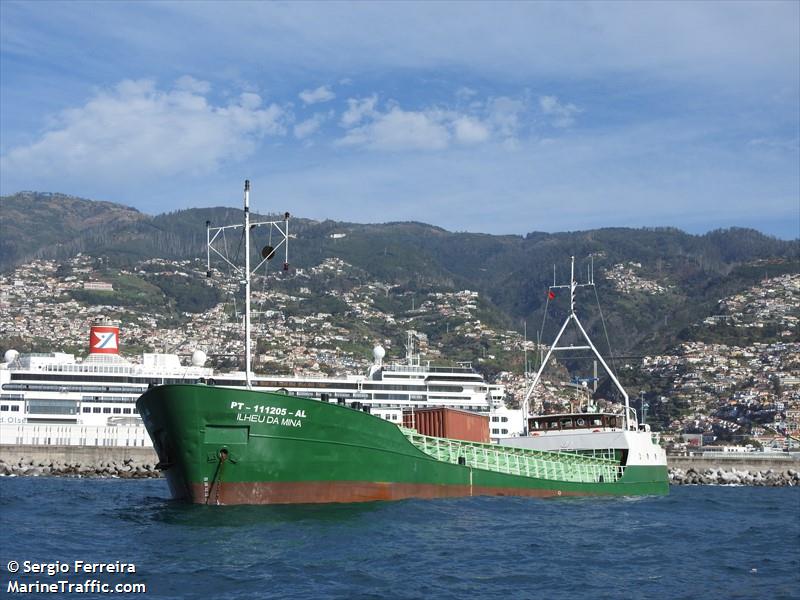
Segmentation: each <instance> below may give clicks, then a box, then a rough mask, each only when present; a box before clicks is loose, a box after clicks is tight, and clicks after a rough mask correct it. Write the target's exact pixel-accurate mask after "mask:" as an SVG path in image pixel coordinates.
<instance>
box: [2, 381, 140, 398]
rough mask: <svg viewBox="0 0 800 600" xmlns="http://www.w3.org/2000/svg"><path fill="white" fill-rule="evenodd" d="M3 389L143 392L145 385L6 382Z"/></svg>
mask: <svg viewBox="0 0 800 600" xmlns="http://www.w3.org/2000/svg"><path fill="white" fill-rule="evenodd" d="M3 389H4V390H16V391H28V392H117V393H125V394H137V395H139V394H143V393H144V392H146V391H147V388H146V387H123V386H114V385H57V384H52V383H6V384H4V385H3Z"/></svg>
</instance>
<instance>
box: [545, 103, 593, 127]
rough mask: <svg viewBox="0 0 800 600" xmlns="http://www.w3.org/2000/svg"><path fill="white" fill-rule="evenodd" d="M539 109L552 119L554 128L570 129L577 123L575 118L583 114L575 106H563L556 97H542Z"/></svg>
mask: <svg viewBox="0 0 800 600" xmlns="http://www.w3.org/2000/svg"><path fill="white" fill-rule="evenodd" d="M539 107H540V108H541V109H542V112H543V113H544V114H546V115H548V116H550V117H551V119H552V120H551V124H552V125H553V126H554V127H569V126H570V125H572V124H573V123H575V118H574V116H575V115H576V114H578V113H581V112H583V110H582V109H580V108H578V107H577V106H575V105H574V104H572V103H570V104H562V103H561V102H559V101H558V98H557V97H556V96H540V97H539Z"/></svg>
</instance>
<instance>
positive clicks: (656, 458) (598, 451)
mask: <svg viewBox="0 0 800 600" xmlns="http://www.w3.org/2000/svg"><path fill="white" fill-rule="evenodd" d="M593 286H594V268H593V266H592V268H591V269H590V270H589V277H588V281H587V282H586V283H584V284H579V283H578V282H577V281H576V280H575V257H572V267H571V270H570V282H569V284H566V285H556V283H555V281H553V285H552V286H550V289H549V290H548V298H549V299H552V298H555V294H554V293H553V290H554V289H565V288H566V289H568V290H569V311H568V314H567V317H566V319H565V320H564V323H563V325H562V326H561V329H560V330H559V332H558V335H556V338H555V340H554V341H553V344H552V345H551V346H550V348H549V349H548V351H547V354H546V356H545V358H544V360H543V361H542V364H541V365H540V366H539V369H538V371H537V372H536V375H535V376H534V378H533V381H532V382H531V385H530V387H529V388H528V391H527V394H526V395H525V399H524V401H523V403H522V407H523V408H522V415H524V421H525V422H524V432H523V435H521V436H514V437H504V438H501V439H500V440H498V441H499V443H500V444H502V445H505V446H514V447H517V448H530V449H534V450H547V451H553V452H558V451H562V452H582V453H590V454H594V455H600V456H605V457H608V458H617V459H619V460H621V462H622V464H624V465H636V466H643V465H647V466H654V465H658V466H662V465H666V464H667V454H666V452H665V451H664V449H663V448H661V446H660V444H659V437H658V434H656V433H652V432H651V431H650V426H649V425H646V424H644V423H642V424H640V423H639V422H638V417H637V415H636V411H635V410H634V409H633V408H632V407H631V406H630V402H629V398H628V393H627V392H626V391H625V389H624V388H623V387H622V384H621V383H620V382H619V380H618V379H617V377H616V376H615V374H614V372H613V371H612V370H611V369H610V368H609V367H608V365H607V364H606V362H605V360H603V357H602V356H601V355H600V352H598V351H597V348H596V347H595V345H594V343H592V340H591V339H590V338H589V334H588V333H586V330H585V329H584V327H583V325H582V324H581V322H580V320H579V319H578V315H577V313H576V312H575V304H576V302H575V292H576V290H577V289H578V288H579V287H593ZM570 323H573V324H574V325H575V327H576V329H577V330H578V332H579V333H580V334H581V337H582V338H583V341H584V343H583V345H575V344H574V342H572V343H570V344H569V345H567V346H559V345H558V342H559V340H560V339H561V338H562V335H563V334H564V332H565V330H566V328H567V326H568V325H569V324H570ZM575 350H590V351H591V352H592V353H593V354H594V356H595V358H596V359H597V360H598V361H599V362H600V363H601V364H602V365H603V367H604V368H605V370H606V372H607V373H608V376H609V378H610V379H611V381H612V382H613V383H614V385H615V386H616V388H617V389H618V390H619V392H620V394H621V395H622V398H623V401H624V405H623V406H622V412H621V414H620V413H613V412H599V411H597V410H596V409H595V407H594V406H592V403H591V401H588V402H587V405H586V407H585V411H584V412H570V413H563V414H530V412H531V411H530V406H531V403H530V400H531V398H532V396H533V393H534V390H535V387H536V385H537V384H538V383H539V382H540V381H541V377H542V373H543V372H544V369H545V367H546V366H547V364H548V361H549V360H550V358H551V357H552V356H553V354H554V353H555V352H559V351H570V352H571V351H575Z"/></svg>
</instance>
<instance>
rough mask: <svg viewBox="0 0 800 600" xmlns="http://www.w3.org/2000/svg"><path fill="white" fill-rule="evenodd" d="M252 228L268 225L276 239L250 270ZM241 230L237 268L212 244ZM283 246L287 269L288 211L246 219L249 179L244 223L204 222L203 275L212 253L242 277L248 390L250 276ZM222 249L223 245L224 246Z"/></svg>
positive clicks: (286, 268)
mask: <svg viewBox="0 0 800 600" xmlns="http://www.w3.org/2000/svg"><path fill="white" fill-rule="evenodd" d="M256 227H269V228H270V238H271V237H272V231H273V230H275V231H277V232H278V241H277V242H276V245H275V247H274V248H273V247H272V246H268V247H267V248H269V250H268V251H267V248H264V250H263V251H262V253H261V257H262V258H261V262H259V263H258V265H256V267H255V268H254V269H252V270H251V268H250V232H251V231H252V230H253V229H255V228H256ZM240 228H241V229H242V230H243V235H244V267H243V268H242V267H240V266H239V265H236V264H234V263H233V262H232V261H231V260H230V259H229V258H228V257H227V256H226V255H225V254H223V253H222V252H220V250H219V249H218V248H217V247H215V245H214V244H215V243H218V241H219V240H220V239H224V235H225V231H226V230H228V229H240ZM281 246H283V247H284V251H285V254H284V256H285V260H284V263H283V270H284V271H288V270H289V213H288V212H287V213H284V215H283V220H282V221H259V222H256V223H252V222H251V221H250V180H249V179H246V180H245V182H244V223H242V224H236V225H224V226H222V227H211V221H206V260H207V263H206V276H208V277H211V254H212V253H214V254H215V255H217V256H218V257H220V258H221V259H222V260H223V261H224V262H225V263H227V264H228V265H229V266H230V267H231V268H232V269H233V270H234V272H235V273H236V274H237V275H239V276H240V277H242V283H244V295H245V311H244V337H245V339H244V352H245V359H244V363H245V368H244V374H245V381H246V383H247V387H248V389H249V388H251V387H252V385H251V382H250V374H251V369H250V359H251V340H250V338H251V332H250V327H251V324H250V279H251V276H252V274H253V273H255V272H256V271H258V269H259V268H260V267H261V265H263V264H264V263H265V262H266V261H268V260H272V258H273V257H274V256H275V254H276V252H277V250H278V249H279V248H280V247H281ZM224 249H226V248H224Z"/></svg>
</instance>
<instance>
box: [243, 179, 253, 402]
mask: <svg viewBox="0 0 800 600" xmlns="http://www.w3.org/2000/svg"><path fill="white" fill-rule="evenodd" d="M244 380H245V383H246V384H247V389H250V388H251V387H252V385H251V384H250V180H249V179H245V180H244Z"/></svg>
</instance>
